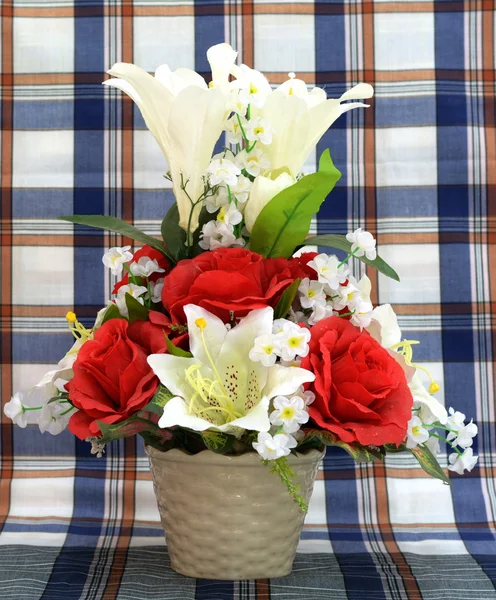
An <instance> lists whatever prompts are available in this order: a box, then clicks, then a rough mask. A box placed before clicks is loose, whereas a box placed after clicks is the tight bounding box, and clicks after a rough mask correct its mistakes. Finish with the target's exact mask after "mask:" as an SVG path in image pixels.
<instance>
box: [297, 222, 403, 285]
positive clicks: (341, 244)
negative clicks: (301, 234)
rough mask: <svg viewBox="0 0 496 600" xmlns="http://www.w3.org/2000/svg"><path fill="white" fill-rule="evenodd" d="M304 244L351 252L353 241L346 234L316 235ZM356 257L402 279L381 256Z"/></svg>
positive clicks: (383, 272)
mask: <svg viewBox="0 0 496 600" xmlns="http://www.w3.org/2000/svg"><path fill="white" fill-rule="evenodd" d="M304 244H305V246H329V247H331V248H338V249H339V250H344V251H345V252H346V253H347V254H350V252H351V242H349V241H348V240H347V239H346V236H345V235H337V234H324V235H314V236H312V237H309V238H307V239H306V240H305V242H304ZM356 258H358V259H359V260H361V261H363V262H364V263H367V264H368V265H370V266H371V267H374V269H377V270H378V271H379V272H380V273H382V274H383V275H386V276H387V277H390V278H391V279H394V280H395V281H399V280H400V278H399V276H398V273H396V271H395V270H394V269H393V268H392V267H390V266H389V265H388V264H387V262H386V261H385V260H382V258H381V257H380V256H378V257H377V258H376V259H375V260H369V259H368V258H367V257H366V256H357V257H356Z"/></svg>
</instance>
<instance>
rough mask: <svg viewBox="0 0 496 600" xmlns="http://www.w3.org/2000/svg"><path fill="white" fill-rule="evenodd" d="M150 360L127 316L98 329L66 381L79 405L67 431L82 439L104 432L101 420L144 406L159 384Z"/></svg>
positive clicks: (120, 418)
mask: <svg viewBox="0 0 496 600" xmlns="http://www.w3.org/2000/svg"><path fill="white" fill-rule="evenodd" d="M138 323H141V324H142V326H145V325H146V324H147V323H146V322H145V321H139V322H138ZM133 325H135V324H133ZM146 359H147V352H146V351H145V349H144V348H143V347H142V346H141V345H139V344H137V343H136V342H134V341H133V340H132V339H131V338H130V336H129V331H128V322H127V321H125V320H124V319H111V320H110V321H107V322H106V323H104V324H103V325H102V326H101V327H100V328H99V329H97V330H96V331H95V337H94V339H93V340H89V341H87V342H86V343H85V344H83V346H82V347H81V350H80V351H79V354H78V357H77V360H76V362H75V363H74V367H73V369H74V377H73V379H72V380H71V381H70V382H69V383H68V384H67V389H68V391H69V399H70V400H71V402H72V403H73V404H74V406H76V407H77V408H79V411H78V412H77V413H75V414H74V415H73V416H72V417H71V420H70V421H69V430H70V431H71V432H72V433H73V434H74V435H76V436H77V437H78V438H79V439H81V440H84V439H86V438H87V437H90V436H97V435H101V432H100V428H99V427H98V423H97V421H102V422H103V423H109V424H110V423H118V422H120V421H123V420H125V419H127V418H128V417H130V416H131V415H133V414H134V413H136V412H137V411H139V410H140V409H142V408H143V407H144V406H146V404H148V402H149V401H150V400H151V398H152V397H153V395H154V394H155V391H156V389H157V386H158V379H157V377H156V376H155V375H154V373H153V371H152V370H151V368H150V366H149V365H148V363H147V361H146Z"/></svg>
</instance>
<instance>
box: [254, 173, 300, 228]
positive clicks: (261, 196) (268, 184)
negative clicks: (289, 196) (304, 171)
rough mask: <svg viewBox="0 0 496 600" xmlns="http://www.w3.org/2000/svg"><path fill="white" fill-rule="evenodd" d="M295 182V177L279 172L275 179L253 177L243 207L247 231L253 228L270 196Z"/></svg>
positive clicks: (272, 196)
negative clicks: (244, 206)
mask: <svg viewBox="0 0 496 600" xmlns="http://www.w3.org/2000/svg"><path fill="white" fill-rule="evenodd" d="M295 182H296V180H295V178H294V177H293V176H292V175H290V174H289V173H281V174H280V175H278V176H277V177H276V178H275V179H271V178H270V177H265V176H263V175H259V176H258V177H257V178H256V179H255V181H254V182H253V185H252V188H251V194H250V197H249V199H248V202H247V203H246V208H245V225H246V229H247V230H248V231H249V232H251V230H252V229H253V226H254V225H255V221H256V220H257V218H258V215H259V214H260V213H261V212H262V210H263V208H264V207H265V206H266V205H267V204H268V203H269V202H270V201H271V200H272V198H274V196H277V194H278V193H279V192H282V190H285V189H286V188H288V187H289V186H290V185H293V184H294V183H295Z"/></svg>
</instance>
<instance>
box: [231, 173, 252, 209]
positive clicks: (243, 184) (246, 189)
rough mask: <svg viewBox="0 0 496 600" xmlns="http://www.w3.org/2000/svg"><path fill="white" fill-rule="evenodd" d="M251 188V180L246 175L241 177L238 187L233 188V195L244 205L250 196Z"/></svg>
mask: <svg viewBox="0 0 496 600" xmlns="http://www.w3.org/2000/svg"><path fill="white" fill-rule="evenodd" d="M251 186H252V182H251V179H249V178H248V177H245V176H244V175H240V176H239V177H238V182H237V183H236V185H233V186H232V187H231V193H232V194H234V196H235V197H236V200H237V201H238V202H240V203H241V204H244V203H245V202H246V201H247V200H248V197H249V196H250V190H251Z"/></svg>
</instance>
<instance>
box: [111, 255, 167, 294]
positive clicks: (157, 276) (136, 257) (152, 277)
mask: <svg viewBox="0 0 496 600" xmlns="http://www.w3.org/2000/svg"><path fill="white" fill-rule="evenodd" d="M145 256H148V258H149V259H150V260H156V261H157V263H158V266H159V267H160V268H161V269H164V270H165V272H164V273H152V274H151V275H150V277H148V279H149V281H153V282H155V281H157V279H162V277H164V275H166V274H167V273H168V272H169V271H170V264H169V262H168V260H167V259H166V258H165V256H164V255H163V254H162V253H161V252H159V251H158V250H155V249H154V248H152V247H151V246H143V248H140V249H139V250H138V251H137V252H135V253H134V256H133V260H132V262H138V261H139V259H140V258H144V257H145ZM128 284H129V273H128V272H127V271H125V273H124V276H123V278H122V279H121V280H120V281H118V282H117V283H116V284H115V286H114V289H113V290H112V294H117V292H118V291H119V289H120V288H121V287H122V286H123V285H128Z"/></svg>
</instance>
